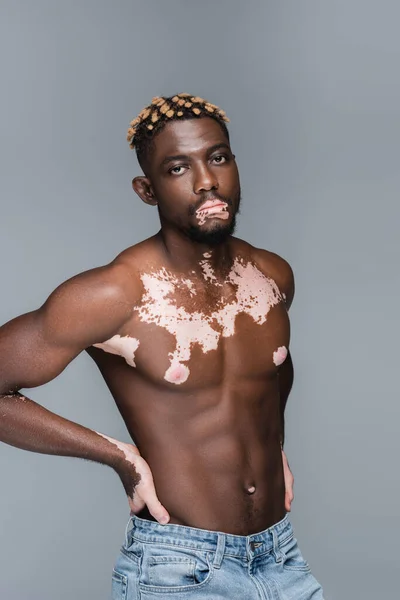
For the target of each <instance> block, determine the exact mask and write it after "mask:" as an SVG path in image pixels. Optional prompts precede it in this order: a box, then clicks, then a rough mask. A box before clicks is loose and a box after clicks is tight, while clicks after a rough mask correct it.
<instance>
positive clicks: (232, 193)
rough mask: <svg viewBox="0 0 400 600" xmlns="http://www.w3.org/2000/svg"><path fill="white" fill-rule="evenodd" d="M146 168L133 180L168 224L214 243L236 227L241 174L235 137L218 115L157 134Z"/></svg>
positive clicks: (173, 125)
mask: <svg viewBox="0 0 400 600" xmlns="http://www.w3.org/2000/svg"><path fill="white" fill-rule="evenodd" d="M146 173H147V177H136V178H135V179H134V180H133V182H132V185H133V188H134V190H135V191H136V192H137V194H138V195H139V196H140V197H141V198H142V200H143V201H144V202H147V203H148V204H153V205H157V206H158V211H159V215H160V220H161V225H162V227H163V228H170V229H175V230H178V231H180V232H182V233H184V234H185V235H187V236H188V237H190V238H191V239H192V240H194V241H198V242H204V243H207V242H208V243H210V244H213V243H214V244H215V243H220V242H222V241H223V240H224V239H226V237H227V236H229V235H230V234H231V233H232V232H233V229H234V226H235V215H236V213H237V212H238V209H239V203H240V181H239V173H238V169H237V166H236V161H235V156H234V155H233V154H232V151H231V148H230V145H229V141H228V139H227V138H226V136H225V134H224V132H223V130H222V129H221V127H220V125H219V124H218V123H217V122H216V121H215V120H214V119H211V118H208V117H203V118H200V119H190V120H186V121H172V122H171V123H168V124H167V125H166V126H165V127H164V129H163V130H162V131H161V132H160V133H159V134H157V135H156V136H155V138H154V144H153V149H152V151H151V153H150V156H149V160H148V164H147V168H146Z"/></svg>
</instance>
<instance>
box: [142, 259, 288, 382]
mask: <svg viewBox="0 0 400 600" xmlns="http://www.w3.org/2000/svg"><path fill="white" fill-rule="evenodd" d="M202 262H203V261H202ZM204 262H205V261H204ZM200 264H201V263H200ZM141 280H142V282H143V285H144V288H145V293H144V294H143V297H142V304H141V305H139V306H135V310H137V311H138V315H139V318H140V319H141V320H142V321H144V322H145V323H154V324H156V325H158V326H159V327H163V328H164V329H166V330H167V331H168V332H169V333H171V334H172V335H173V336H174V337H175V339H176V347H175V350H174V352H170V353H169V358H170V366H169V368H168V369H167V371H166V373H165V375H164V379H166V381H169V382H170V383H174V384H176V385H179V384H181V383H184V382H185V381H186V380H187V379H188V377H189V374H190V370H189V368H188V367H187V366H186V365H184V364H182V363H185V362H187V361H189V359H190V355H191V346H192V344H199V346H200V348H201V349H202V351H203V352H204V353H206V352H210V351H211V350H216V349H217V347H218V342H219V339H220V337H221V335H222V336H223V337H229V336H232V335H233V334H234V333H235V319H236V316H237V315H238V314H239V313H247V314H248V315H250V316H251V317H252V318H253V320H254V321H255V322H256V323H257V324H259V325H261V324H263V323H265V321H266V320H267V314H268V312H269V310H270V309H271V307H273V306H274V305H276V304H278V303H279V302H280V301H281V300H282V295H281V293H280V291H279V288H278V286H277V285H276V283H275V282H274V281H273V279H270V278H269V277H266V276H265V275H264V274H263V273H261V271H259V270H258V269H257V267H256V266H255V265H253V264H252V263H250V262H247V263H245V262H244V261H243V260H241V259H235V261H234V263H233V265H232V269H231V271H230V273H229V275H228V277H227V282H228V283H231V284H232V285H233V286H234V287H235V288H236V298H235V300H233V301H232V302H230V303H226V304H224V302H223V299H222V298H221V300H220V304H222V307H221V308H219V309H218V310H215V311H213V312H211V314H205V313H203V312H199V311H193V312H188V311H187V310H186V309H185V308H183V307H181V306H177V305H176V301H175V299H174V297H173V294H174V292H175V291H176V288H177V287H178V286H179V284H180V282H179V280H178V279H177V278H176V277H175V276H174V275H172V274H170V273H168V272H167V271H166V269H165V268H163V269H161V270H160V271H158V272H155V273H151V274H148V273H144V274H142V275H141ZM216 285H220V284H218V283H217V284H216ZM215 324H216V325H217V326H218V330H217V329H214V327H213V325H214V326H215ZM221 329H222V331H221Z"/></svg>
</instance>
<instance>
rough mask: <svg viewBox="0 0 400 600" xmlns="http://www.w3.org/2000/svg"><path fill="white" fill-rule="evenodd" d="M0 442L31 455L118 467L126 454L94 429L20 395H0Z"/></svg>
mask: <svg viewBox="0 0 400 600" xmlns="http://www.w3.org/2000/svg"><path fill="white" fill-rule="evenodd" d="M0 441H2V442H5V443H6V444H10V445H11V446H15V447H17V448H21V449H23V450H29V451H31V452H39V453H42V454H57V455H59V456H74V457H77V458H85V459H87V460H92V461H95V462H99V463H103V464H105V465H109V466H110V467H113V468H116V467H117V466H118V465H119V464H120V463H121V461H123V460H124V458H125V457H124V453H123V451H122V450H120V449H119V448H118V447H117V446H116V445H115V444H114V443H112V442H111V441H109V440H108V439H106V438H104V437H103V436H102V435H99V434H98V433H96V432H95V431H92V430H91V429H87V428H86V427H83V426H82V425H79V424H77V423H74V422H73V421H69V420H68V419H64V418H63V417H60V416H59V415H56V414H55V413H52V412H51V411H49V410H47V409H46V408H44V407H43V406H40V405H39V404H37V403H36V402H34V401H33V400H30V399H29V398H27V397H26V396H23V395H21V394H19V393H15V394H9V395H0Z"/></svg>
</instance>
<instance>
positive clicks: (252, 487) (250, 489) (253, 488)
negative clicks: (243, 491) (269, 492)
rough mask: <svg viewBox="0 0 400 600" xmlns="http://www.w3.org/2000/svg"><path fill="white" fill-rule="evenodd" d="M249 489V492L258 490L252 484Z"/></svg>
mask: <svg viewBox="0 0 400 600" xmlns="http://www.w3.org/2000/svg"><path fill="white" fill-rule="evenodd" d="M247 491H248V493H249V494H254V492H255V491H256V488H255V487H254V485H252V486H251V487H249V488H247Z"/></svg>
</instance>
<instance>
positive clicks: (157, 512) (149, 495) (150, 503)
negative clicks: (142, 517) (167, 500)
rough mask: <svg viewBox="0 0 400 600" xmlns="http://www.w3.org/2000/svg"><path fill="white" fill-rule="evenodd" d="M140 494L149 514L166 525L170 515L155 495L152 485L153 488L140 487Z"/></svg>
mask: <svg viewBox="0 0 400 600" xmlns="http://www.w3.org/2000/svg"><path fill="white" fill-rule="evenodd" d="M140 495H141V497H142V499H143V501H144V502H145V503H146V506H147V508H148V509H149V512H150V514H151V515H152V516H153V517H154V518H155V519H156V520H157V521H158V522H159V523H160V524H161V525H166V524H167V523H168V521H169V519H170V516H169V514H168V512H167V510H166V509H165V508H164V506H163V505H162V504H161V502H160V501H159V499H158V498H157V495H156V493H155V490H154V487H153V490H151V489H146V488H142V489H141V490H140Z"/></svg>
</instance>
